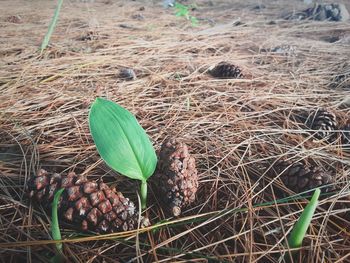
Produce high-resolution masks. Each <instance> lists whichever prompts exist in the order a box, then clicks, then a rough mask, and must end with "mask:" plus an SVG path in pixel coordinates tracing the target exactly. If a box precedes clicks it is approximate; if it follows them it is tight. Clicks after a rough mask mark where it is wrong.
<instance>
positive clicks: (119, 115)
mask: <svg viewBox="0 0 350 263" xmlns="http://www.w3.org/2000/svg"><path fill="white" fill-rule="evenodd" d="M89 127H90V132H91V135H92V137H93V140H94V142H95V145H96V148H97V151H98V152H99V154H100V156H101V158H102V159H103V160H104V161H105V162H106V164H107V165H108V166H109V167H111V168H112V169H113V170H115V171H117V172H119V173H121V174H123V175H125V176H127V177H129V178H132V179H138V180H141V181H145V180H147V179H148V178H149V177H150V176H151V175H152V174H153V173H154V171H155V168H156V164H157V156H156V153H155V151H154V148H153V146H152V143H151V141H150V139H149V138H148V135H147V134H146V132H145V131H144V129H143V128H142V127H141V125H140V124H139V123H138V121H137V120H136V118H135V116H134V115H133V114H132V113H130V112H129V111H128V110H126V109H124V108H123V107H121V106H120V105H118V104H117V103H114V102H112V101H110V100H106V99H103V98H100V97H98V98H96V99H95V101H94V102H93V104H92V106H91V108H90V112H89Z"/></svg>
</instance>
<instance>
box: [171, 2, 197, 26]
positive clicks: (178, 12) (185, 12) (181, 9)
mask: <svg viewBox="0 0 350 263" xmlns="http://www.w3.org/2000/svg"><path fill="white" fill-rule="evenodd" d="M174 7H175V16H178V17H185V18H186V19H187V20H189V21H191V24H192V26H198V19H197V18H196V17H194V16H191V15H190V11H189V7H188V6H186V5H182V4H180V3H175V6H174Z"/></svg>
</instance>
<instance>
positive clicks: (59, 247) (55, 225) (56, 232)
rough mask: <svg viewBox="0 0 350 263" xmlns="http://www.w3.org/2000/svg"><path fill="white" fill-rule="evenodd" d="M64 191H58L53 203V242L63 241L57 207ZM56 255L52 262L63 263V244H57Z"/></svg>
mask: <svg viewBox="0 0 350 263" xmlns="http://www.w3.org/2000/svg"><path fill="white" fill-rule="evenodd" d="M63 191H64V188H62V189H60V190H58V191H57V192H56V193H55V196H54V199H53V202H52V208H51V209H52V210H51V213H52V222H51V233H52V238H53V240H61V231H60V226H59V224H58V214H57V207H58V202H59V200H60V197H61V194H62V192H63ZM56 249H57V251H56V255H55V256H54V257H53V258H52V259H51V262H54V263H56V262H63V256H62V255H63V250H62V243H56Z"/></svg>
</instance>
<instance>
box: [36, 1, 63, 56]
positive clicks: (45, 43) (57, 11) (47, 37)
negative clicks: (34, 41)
mask: <svg viewBox="0 0 350 263" xmlns="http://www.w3.org/2000/svg"><path fill="white" fill-rule="evenodd" d="M62 4H63V0H58V3H57V7H56V9H55V13H54V15H53V17H52V20H51V23H50V25H49V29H48V30H47V33H46V35H45V37H44V40H43V42H42V43H41V47H40V52H43V51H44V49H45V48H46V47H47V46H48V45H49V42H50V38H51V35H52V33H53V30H54V29H55V26H56V24H57V20H58V15H59V14H60V10H61V7H62Z"/></svg>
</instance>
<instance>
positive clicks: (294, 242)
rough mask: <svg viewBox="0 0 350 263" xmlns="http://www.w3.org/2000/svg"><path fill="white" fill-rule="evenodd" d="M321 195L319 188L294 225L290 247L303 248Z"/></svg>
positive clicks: (290, 237)
mask: <svg viewBox="0 0 350 263" xmlns="http://www.w3.org/2000/svg"><path fill="white" fill-rule="evenodd" d="M320 193H321V191H320V189H319V188H317V189H316V190H315V192H314V194H313V196H312V198H311V200H310V203H308V205H307V206H306V207H305V209H304V211H303V213H302V214H301V215H300V218H299V220H298V221H297V222H296V224H295V225H294V227H293V230H292V232H291V234H290V236H289V238H288V246H289V247H290V248H300V247H301V246H302V243H303V240H304V237H305V234H306V232H307V229H308V228H309V226H310V223H311V220H312V217H313V215H314V213H315V210H316V207H317V204H318V198H319V196H320ZM287 261H290V258H289V256H288V258H287Z"/></svg>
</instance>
